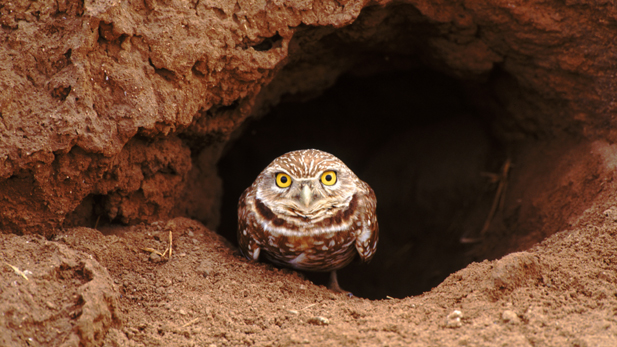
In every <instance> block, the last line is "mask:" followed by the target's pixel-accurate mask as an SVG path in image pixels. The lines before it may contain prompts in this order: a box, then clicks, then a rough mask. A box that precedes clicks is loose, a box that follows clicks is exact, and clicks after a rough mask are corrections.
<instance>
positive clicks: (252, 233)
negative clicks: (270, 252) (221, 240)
mask: <svg viewBox="0 0 617 347" xmlns="http://www.w3.org/2000/svg"><path fill="white" fill-rule="evenodd" d="M252 188H253V187H252V186H251V187H249V188H247V189H246V190H245V191H244V193H242V195H241V196H240V199H239V200H238V246H239V248H240V252H241V253H242V255H244V256H245V257H246V258H247V259H250V260H258V259H259V253H260V252H261V247H260V245H259V244H258V242H257V240H258V238H257V235H256V233H257V232H258V230H256V229H257V220H256V219H255V212H253V211H254V210H255V209H254V208H253V207H254V206H252V205H254V201H255V199H254V198H255V197H254V195H253V194H252Z"/></svg>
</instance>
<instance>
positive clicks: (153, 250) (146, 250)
mask: <svg viewBox="0 0 617 347" xmlns="http://www.w3.org/2000/svg"><path fill="white" fill-rule="evenodd" d="M172 247H173V236H172V233H171V230H170V231H169V247H167V249H166V250H165V251H164V252H163V253H161V252H159V251H157V250H156V249H154V248H150V247H144V248H142V249H141V250H142V251H144V252H148V253H155V254H158V255H159V256H160V257H161V258H164V257H165V256H166V255H167V254H168V253H169V256H168V259H171V253H172Z"/></svg>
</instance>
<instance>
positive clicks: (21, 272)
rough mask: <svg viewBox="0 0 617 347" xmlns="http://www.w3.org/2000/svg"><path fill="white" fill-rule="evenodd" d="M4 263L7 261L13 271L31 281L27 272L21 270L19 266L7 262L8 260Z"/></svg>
mask: <svg viewBox="0 0 617 347" xmlns="http://www.w3.org/2000/svg"><path fill="white" fill-rule="evenodd" d="M4 263H5V264H6V265H8V266H9V267H10V268H11V269H13V271H15V273H16V274H18V275H20V276H21V277H23V278H25V279H26V281H30V280H29V279H28V276H26V274H25V273H24V272H23V271H21V270H20V269H19V268H18V267H17V266H13V265H11V264H9V263H7V262H6V261H5V262H4Z"/></svg>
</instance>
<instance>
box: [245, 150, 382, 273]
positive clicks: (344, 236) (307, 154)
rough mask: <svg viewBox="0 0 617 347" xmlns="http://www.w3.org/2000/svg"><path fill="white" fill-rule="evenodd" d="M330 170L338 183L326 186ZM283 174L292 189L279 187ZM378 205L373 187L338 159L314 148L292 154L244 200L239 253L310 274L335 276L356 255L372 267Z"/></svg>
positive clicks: (279, 161)
mask: <svg viewBox="0 0 617 347" xmlns="http://www.w3.org/2000/svg"><path fill="white" fill-rule="evenodd" d="M327 171H333V172H334V173H335V177H336V183H335V184H333V185H326V184H324V183H322V181H321V176H322V174H324V172H327ZM279 173H283V174H287V175H289V177H290V178H291V184H290V185H289V186H288V187H286V188H281V187H279V186H278V185H277V183H276V175H277V174H279ZM375 206H376V198H375V193H374V192H373V190H372V189H371V187H369V185H368V184H366V183H365V182H363V181H361V180H360V179H359V178H358V177H357V176H356V175H355V174H354V173H353V172H352V171H351V170H350V169H349V168H348V167H347V166H346V165H345V164H344V163H343V162H342V161H340V160H339V159H338V158H336V157H335V156H333V155H331V154H329V153H326V152H322V151H319V150H315V149H308V150H300V151H294V152H289V153H287V154H284V155H282V156H280V157H278V158H276V159H275V160H274V161H273V162H272V163H270V165H268V166H267V167H266V168H265V169H264V170H263V171H262V172H261V174H259V176H258V177H257V179H256V180H255V182H254V183H253V184H252V185H251V186H250V187H249V188H247V189H246V190H245V191H244V193H243V194H242V196H241V197H240V201H239V203H238V242H239V244H240V250H241V251H242V253H243V254H244V255H245V256H246V257H247V258H249V259H254V260H257V259H258V258H259V257H260V256H265V257H266V258H268V259H269V260H270V261H272V262H273V263H276V264H279V265H282V266H288V267H292V268H295V269H299V270H309V271H335V270H337V269H340V268H342V267H344V266H346V265H347V264H349V263H350V262H351V261H352V260H353V258H354V257H355V255H356V254H359V255H360V259H361V260H363V261H365V262H368V261H369V260H370V259H371V258H372V257H373V255H374V254H375V249H376V246H377V241H378V238H379V226H378V224H377V216H376V215H375ZM333 275H334V277H335V273H334V274H333ZM334 280H336V278H334Z"/></svg>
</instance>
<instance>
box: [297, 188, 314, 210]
mask: <svg viewBox="0 0 617 347" xmlns="http://www.w3.org/2000/svg"><path fill="white" fill-rule="evenodd" d="M312 198H313V193H312V192H311V188H309V186H308V185H304V186H302V191H301V192H300V202H302V205H304V206H306V207H309V206H310V205H311V202H312V200H313V199H312Z"/></svg>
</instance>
